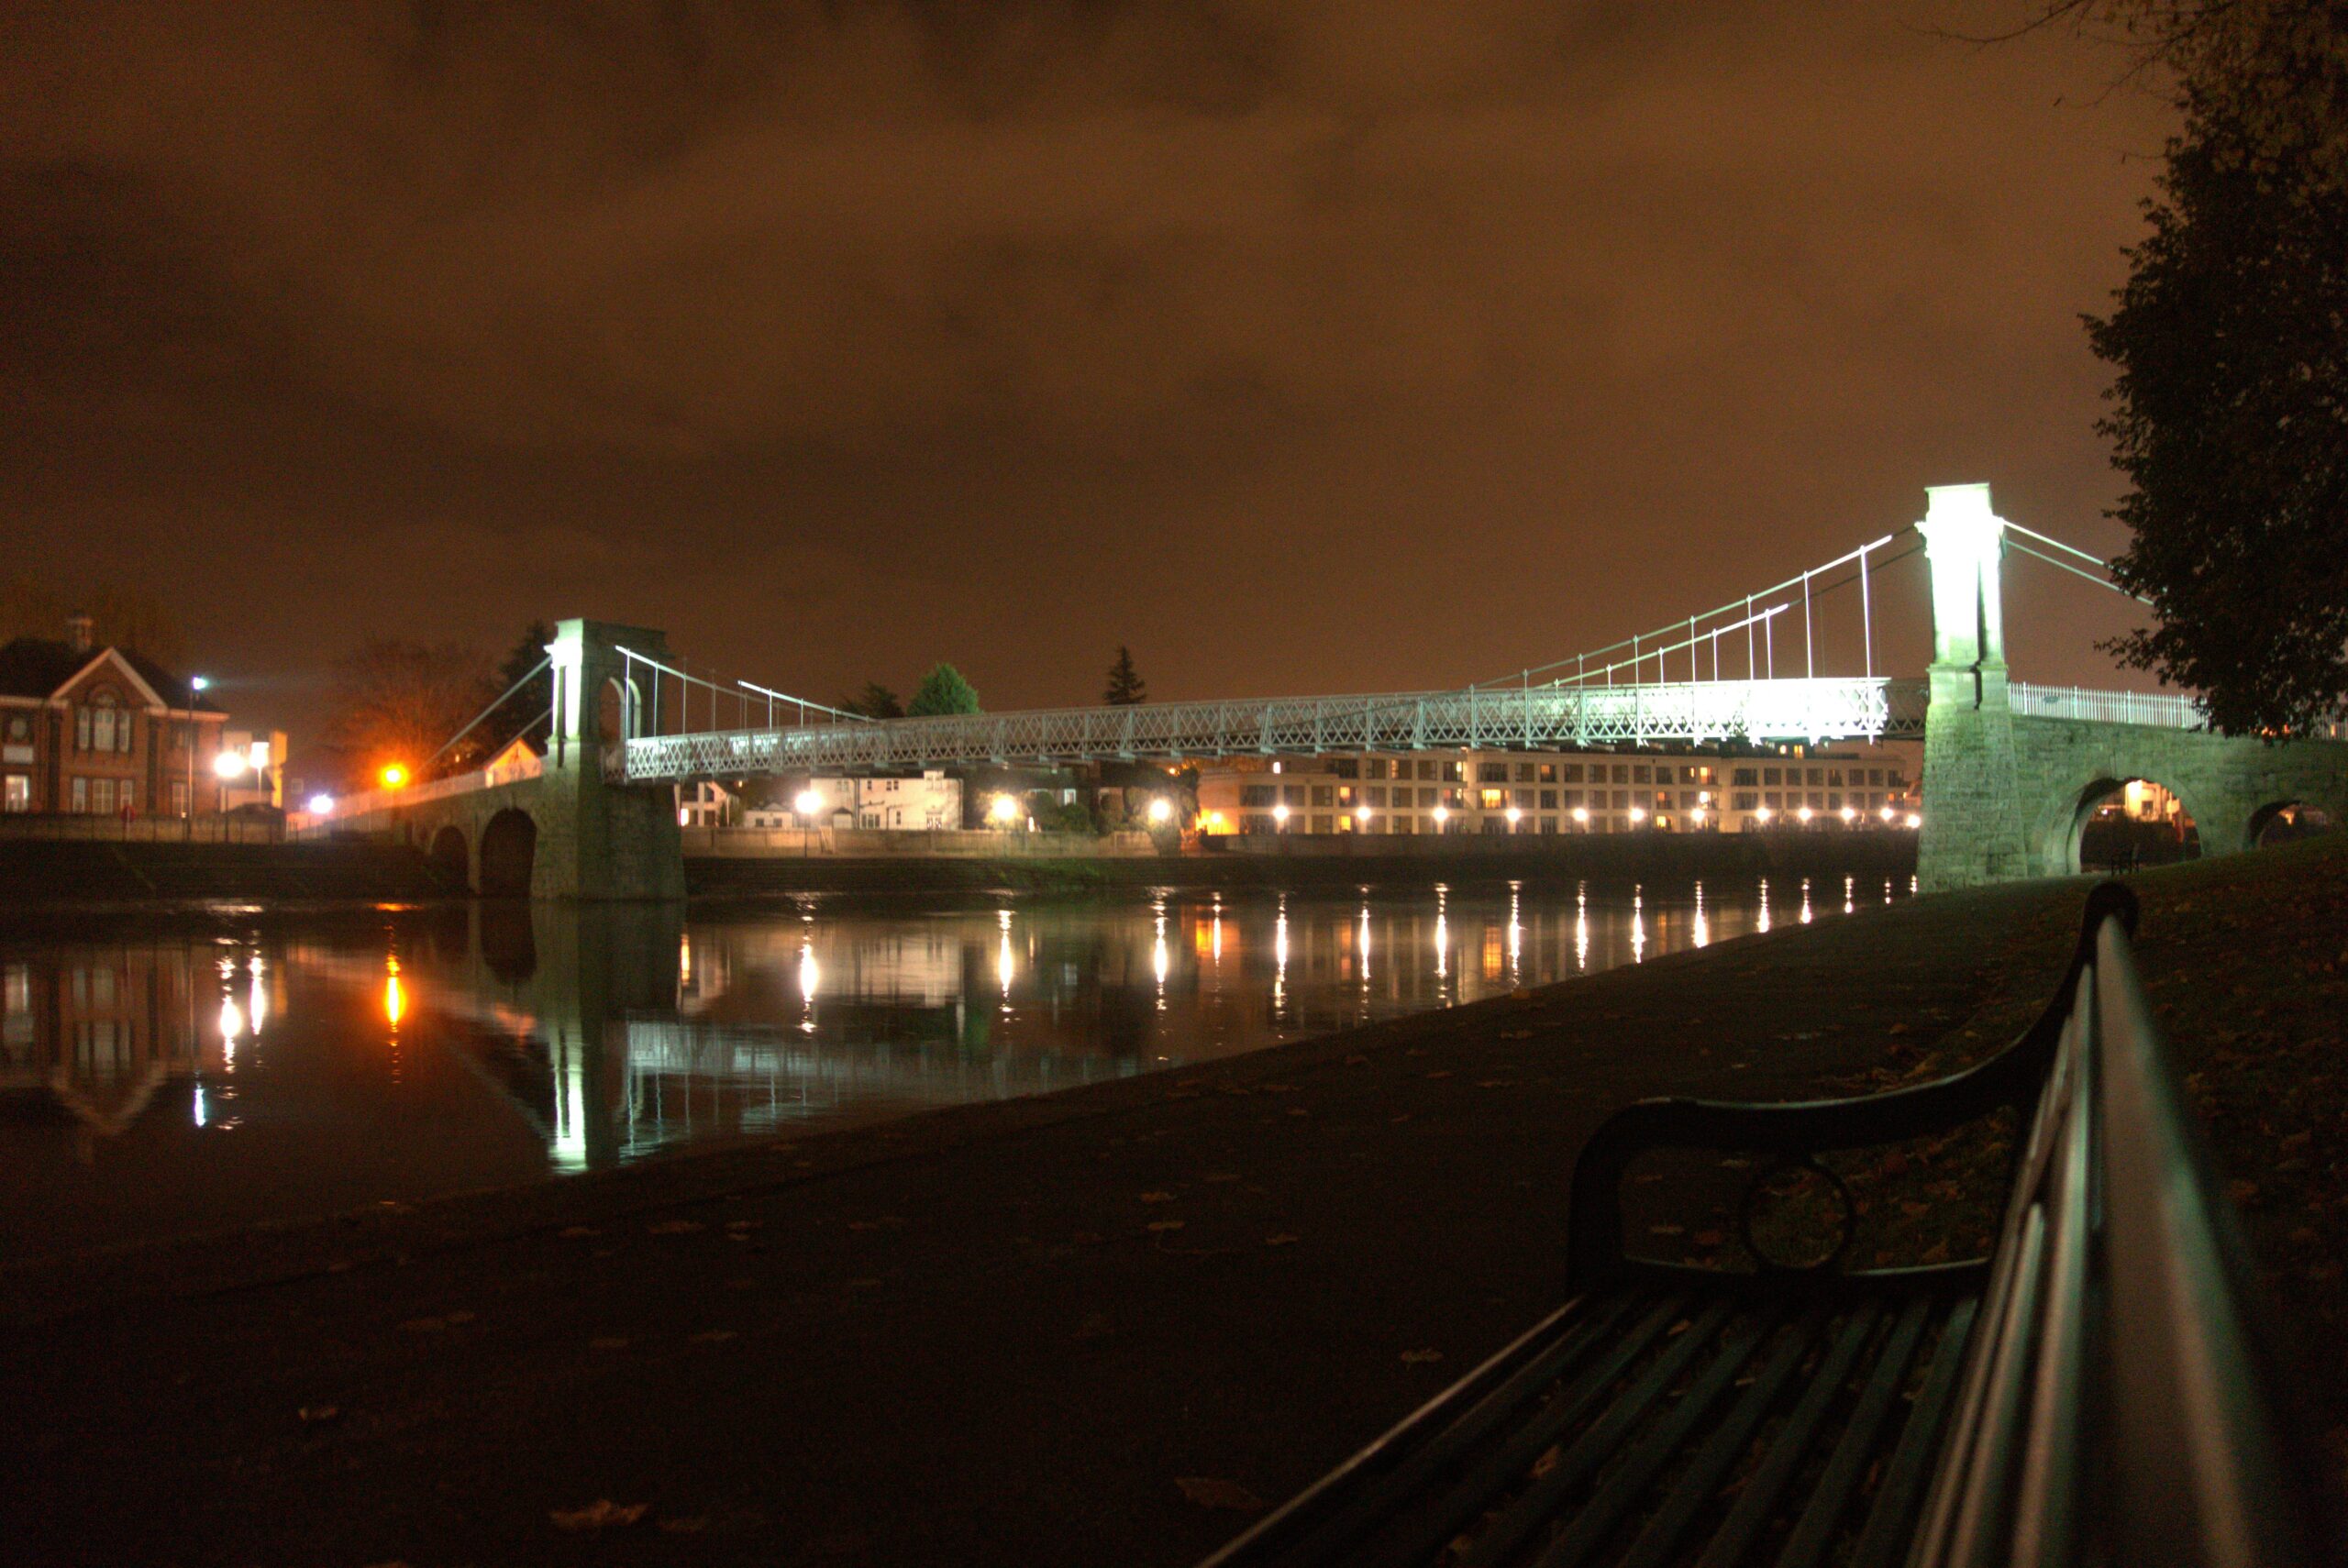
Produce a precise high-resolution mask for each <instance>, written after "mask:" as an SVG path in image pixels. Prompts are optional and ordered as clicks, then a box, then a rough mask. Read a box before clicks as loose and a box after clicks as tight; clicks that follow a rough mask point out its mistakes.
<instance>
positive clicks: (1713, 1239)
mask: <svg viewBox="0 0 2348 1568" xmlns="http://www.w3.org/2000/svg"><path fill="white" fill-rule="evenodd" d="M1727 1240H1728V1236H1727V1234H1726V1232H1724V1231H1697V1232H1696V1244H1697V1245H1698V1246H1700V1247H1717V1246H1719V1245H1720V1244H1721V1243H1722V1242H1725V1241H1727Z"/></svg>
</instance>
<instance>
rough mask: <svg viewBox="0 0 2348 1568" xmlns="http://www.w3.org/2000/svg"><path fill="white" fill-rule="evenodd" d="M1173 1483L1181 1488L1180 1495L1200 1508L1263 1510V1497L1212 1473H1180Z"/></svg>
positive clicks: (1236, 1510)
mask: <svg viewBox="0 0 2348 1568" xmlns="http://www.w3.org/2000/svg"><path fill="white" fill-rule="evenodd" d="M1174 1485H1177V1486H1180V1487H1181V1488H1182V1496H1185V1497H1188V1498H1190V1499H1191V1501H1192V1502H1193V1503H1196V1504H1197V1505H1198V1506H1199V1507H1202V1508H1228V1509H1230V1510H1231V1511H1233V1512H1234V1513H1241V1514H1257V1513H1261V1512H1263V1511H1264V1499H1263V1498H1261V1497H1258V1496H1256V1494H1255V1493H1253V1492H1250V1491H1249V1490H1247V1488H1246V1487H1245V1486H1242V1485H1240V1484H1239V1483H1238V1482H1236V1481H1224V1480H1222V1479H1220V1478H1218V1477H1215V1476H1213V1475H1180V1476H1177V1477H1175V1480H1174Z"/></svg>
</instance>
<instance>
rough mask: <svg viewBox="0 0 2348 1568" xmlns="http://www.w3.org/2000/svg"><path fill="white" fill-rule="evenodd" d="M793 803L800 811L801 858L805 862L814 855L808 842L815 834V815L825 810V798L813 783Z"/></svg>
mask: <svg viewBox="0 0 2348 1568" xmlns="http://www.w3.org/2000/svg"><path fill="white" fill-rule="evenodd" d="M791 803H792V805H793V806H795V807H797V808H798V809H799V858H800V859H802V860H804V859H806V858H808V856H811V855H812V854H814V851H813V850H812V849H810V848H809V847H808V840H809V837H810V835H811V834H813V833H814V823H815V813H816V812H818V811H820V810H822V809H823V804H824V797H823V796H821V795H819V794H817V793H816V792H815V786H814V784H812V783H811V784H809V785H808V786H807V788H805V789H804V790H800V791H799V798H798V799H797V800H795V801H792V802H791Z"/></svg>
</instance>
